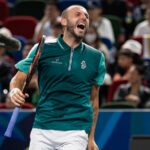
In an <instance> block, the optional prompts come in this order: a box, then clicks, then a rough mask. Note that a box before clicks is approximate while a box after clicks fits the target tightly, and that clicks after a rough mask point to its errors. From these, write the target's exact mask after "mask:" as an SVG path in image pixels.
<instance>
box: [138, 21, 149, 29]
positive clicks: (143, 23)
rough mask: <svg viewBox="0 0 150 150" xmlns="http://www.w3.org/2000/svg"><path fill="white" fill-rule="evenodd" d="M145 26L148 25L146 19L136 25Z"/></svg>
mask: <svg viewBox="0 0 150 150" xmlns="http://www.w3.org/2000/svg"><path fill="white" fill-rule="evenodd" d="M146 26H148V21H147V20H144V21H142V22H140V23H139V24H138V25H137V27H138V28H143V27H146Z"/></svg>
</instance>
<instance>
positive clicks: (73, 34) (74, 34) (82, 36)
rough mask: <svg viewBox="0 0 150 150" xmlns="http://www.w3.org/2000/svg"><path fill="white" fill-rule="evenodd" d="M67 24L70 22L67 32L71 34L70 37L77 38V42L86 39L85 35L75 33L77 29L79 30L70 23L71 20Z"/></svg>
mask: <svg viewBox="0 0 150 150" xmlns="http://www.w3.org/2000/svg"><path fill="white" fill-rule="evenodd" d="M67 22H68V25H67V27H66V30H67V32H68V33H70V35H71V36H73V37H75V38H76V39H77V40H82V39H83V38H84V35H85V33H84V34H80V33H76V32H75V28H77V27H76V25H75V24H73V23H72V22H70V21H69V20H67Z"/></svg>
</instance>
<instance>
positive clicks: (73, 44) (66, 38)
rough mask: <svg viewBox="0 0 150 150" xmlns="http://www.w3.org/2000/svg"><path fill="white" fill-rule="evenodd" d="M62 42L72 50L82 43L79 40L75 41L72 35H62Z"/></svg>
mask: <svg viewBox="0 0 150 150" xmlns="http://www.w3.org/2000/svg"><path fill="white" fill-rule="evenodd" d="M63 40H64V41H65V42H66V43H67V44H68V45H69V46H70V47H71V48H73V49H74V48H75V47H77V46H78V45H79V44H80V43H81V41H82V40H81V39H77V38H75V37H74V36H73V35H70V34H67V33H64V35H63Z"/></svg>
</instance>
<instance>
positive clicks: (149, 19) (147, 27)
mask: <svg viewBox="0 0 150 150" xmlns="http://www.w3.org/2000/svg"><path fill="white" fill-rule="evenodd" d="M145 18H146V19H145V20H144V21H142V22H141V23H139V24H138V25H137V26H136V28H135V30H134V33H133V35H134V36H143V35H145V34H150V8H148V9H147V10H146V14H145Z"/></svg>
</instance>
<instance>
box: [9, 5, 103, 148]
mask: <svg viewBox="0 0 150 150" xmlns="http://www.w3.org/2000/svg"><path fill="white" fill-rule="evenodd" d="M61 24H62V26H63V31H64V33H63V35H60V36H59V37H58V38H57V39H56V40H53V41H51V42H49V43H45V44H44V49H43V51H42V54H41V57H40V59H39V62H38V65H37V70H38V84H39V91H40V100H39V104H38V106H37V109H36V116H35V121H34V124H33V129H32V131H31V135H30V136H31V141H30V147H29V149H30V150H86V148H88V150H98V146H97V145H96V143H95V140H94V131H95V126H96V121H97V117H98V111H99V107H98V106H99V104H98V103H99V98H98V94H99V87H100V85H101V84H103V80H104V75H105V60H104V56H103V54H102V53H101V52H100V51H98V50H96V49H94V48H92V47H90V46H88V45H86V44H85V43H83V42H82V39H83V38H84V35H85V33H86V31H87V29H88V27H89V15H88V13H87V10H86V9H85V8H84V7H82V6H79V5H72V6H70V7H68V8H67V9H65V10H64V11H63V12H62V17H61ZM36 47H37V45H35V46H34V47H33V48H32V49H31V51H30V53H29V55H28V56H27V58H25V59H24V60H22V61H20V62H19V63H17V64H16V68H17V69H18V72H17V73H16V75H15V76H14V77H13V79H12V80H11V83H10V90H11V91H10V97H11V102H12V103H13V104H14V105H15V106H19V107H20V106H21V105H23V103H24V102H25V98H26V97H27V94H23V93H22V92H21V89H22V87H23V84H24V82H25V79H26V76H27V75H26V74H27V72H28V70H29V66H30V64H31V60H32V58H33V56H34V53H35V50H36Z"/></svg>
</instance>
